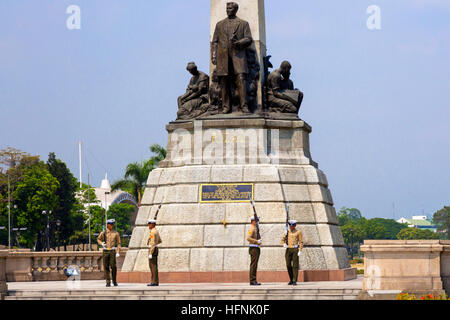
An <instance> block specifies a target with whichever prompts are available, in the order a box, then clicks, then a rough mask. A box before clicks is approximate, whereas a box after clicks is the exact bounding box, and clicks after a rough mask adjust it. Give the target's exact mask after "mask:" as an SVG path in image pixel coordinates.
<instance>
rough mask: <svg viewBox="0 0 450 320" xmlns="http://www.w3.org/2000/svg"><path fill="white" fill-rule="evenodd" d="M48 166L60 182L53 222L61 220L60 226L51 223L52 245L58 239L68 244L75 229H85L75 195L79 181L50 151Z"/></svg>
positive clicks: (53, 245)
mask: <svg viewBox="0 0 450 320" xmlns="http://www.w3.org/2000/svg"><path fill="white" fill-rule="evenodd" d="M47 168H48V170H49V172H50V173H51V174H52V175H53V176H54V177H55V178H56V179H57V180H58V182H59V187H58V190H56V195H57V196H58V201H57V203H56V206H55V208H54V212H53V216H54V219H55V220H54V221H53V222H56V221H57V220H59V222H60V226H59V227H58V226H57V224H56V223H51V225H50V227H51V232H50V235H51V236H50V238H51V239H52V247H55V246H56V241H57V240H58V242H59V243H58V244H61V243H63V244H64V246H66V245H67V243H68V241H69V238H70V237H71V236H72V235H73V234H74V233H75V231H81V230H82V229H83V215H82V212H80V210H79V207H77V206H76V204H77V199H76V197H75V196H76V192H77V190H78V183H77V180H76V179H75V177H74V176H73V175H72V173H71V172H70V170H69V169H68V168H67V166H66V164H65V163H64V162H62V161H61V160H59V159H56V156H55V154H54V153H50V154H49V156H48V161H47ZM56 233H57V234H56Z"/></svg>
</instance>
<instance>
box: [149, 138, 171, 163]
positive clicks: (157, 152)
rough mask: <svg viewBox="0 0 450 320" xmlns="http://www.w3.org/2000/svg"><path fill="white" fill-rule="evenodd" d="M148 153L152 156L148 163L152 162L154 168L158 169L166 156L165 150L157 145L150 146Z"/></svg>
mask: <svg viewBox="0 0 450 320" xmlns="http://www.w3.org/2000/svg"><path fill="white" fill-rule="evenodd" d="M150 151H151V152H152V153H153V154H154V155H153V156H152V157H151V158H150V161H152V162H153V165H154V166H155V167H158V165H159V163H160V162H161V161H163V160H164V159H165V158H166V156H167V150H166V149H164V147H162V146H160V145H159V144H156V143H155V144H152V145H151V146H150Z"/></svg>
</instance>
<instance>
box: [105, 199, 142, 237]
mask: <svg viewBox="0 0 450 320" xmlns="http://www.w3.org/2000/svg"><path fill="white" fill-rule="evenodd" d="M135 211H136V207H135V206H133V205H131V204H128V203H118V204H113V205H111V206H110V207H109V209H108V219H115V220H116V226H115V227H116V230H117V231H118V232H119V234H120V235H121V236H122V235H123V234H126V233H130V232H131V215H132V214H133V213H134V212H135Z"/></svg>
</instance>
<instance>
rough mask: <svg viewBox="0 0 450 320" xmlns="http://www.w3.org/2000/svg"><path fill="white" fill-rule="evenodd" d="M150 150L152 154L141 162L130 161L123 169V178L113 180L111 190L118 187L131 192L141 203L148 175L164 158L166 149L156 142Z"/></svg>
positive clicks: (139, 203)
mask: <svg viewBox="0 0 450 320" xmlns="http://www.w3.org/2000/svg"><path fill="white" fill-rule="evenodd" d="M150 150H151V151H152V152H153V153H154V154H155V155H154V156H152V157H151V158H150V159H149V160H148V161H146V162H143V163H138V162H135V163H130V164H129V165H128V166H127V168H126V170H125V176H124V179H120V180H118V181H116V182H114V183H113V184H112V186H111V191H116V190H119V189H120V190H123V191H126V192H129V193H130V194H132V195H133V196H134V197H135V198H136V199H137V200H138V205H139V206H140V205H141V201H142V196H143V194H144V190H145V186H146V183H147V179H148V175H149V174H150V172H151V171H152V170H154V169H156V168H157V167H158V164H159V162H160V161H162V160H164V159H165V157H166V154H167V152H166V149H164V148H163V147H161V146H160V145H158V144H153V145H152V146H151V147H150Z"/></svg>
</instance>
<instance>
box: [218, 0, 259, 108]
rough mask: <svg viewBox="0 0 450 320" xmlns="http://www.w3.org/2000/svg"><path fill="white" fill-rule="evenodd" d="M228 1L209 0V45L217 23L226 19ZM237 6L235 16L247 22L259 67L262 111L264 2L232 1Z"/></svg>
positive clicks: (253, 0)
mask: <svg viewBox="0 0 450 320" xmlns="http://www.w3.org/2000/svg"><path fill="white" fill-rule="evenodd" d="M228 2H231V1H229V0H211V31H210V43H211V42H212V39H213V35H214V30H215V28H216V24H217V22H219V21H221V20H223V19H225V18H226V17H227V11H226V8H227V3H228ZM232 2H236V3H237V4H239V11H238V13H237V16H238V17H239V18H241V19H242V20H245V21H248V23H249V24H250V30H251V32H252V37H253V49H255V50H256V56H257V61H258V63H259V65H260V67H261V79H260V81H259V86H258V87H259V88H258V109H257V111H258V112H259V111H262V106H263V95H262V84H263V82H264V57H265V56H266V51H267V49H266V16H265V9H264V0H233V1H232ZM210 69H211V73H210V75H212V73H213V71H214V70H215V66H214V65H212V64H211V65H210Z"/></svg>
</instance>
